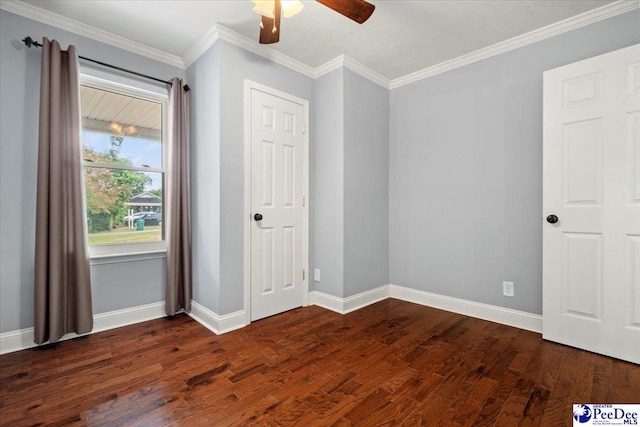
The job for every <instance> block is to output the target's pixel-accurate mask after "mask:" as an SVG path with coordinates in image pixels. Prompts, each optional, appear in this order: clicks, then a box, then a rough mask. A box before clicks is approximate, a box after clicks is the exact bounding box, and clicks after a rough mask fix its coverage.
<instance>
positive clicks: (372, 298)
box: [309, 285, 389, 314]
mask: <svg viewBox="0 0 640 427" xmlns="http://www.w3.org/2000/svg"><path fill="white" fill-rule="evenodd" d="M387 298H389V285H384V286H380V287H378V288H375V289H372V290H370V291H366V292H362V293H359V294H356V295H353V296H350V297H346V298H340V297H336V296H333V295H329V294H325V293H324V292H319V291H312V292H309V304H311V305H317V306H319V307H323V308H326V309H327V310H331V311H335V312H336V313H340V314H347V313H351V312H352V311H356V310H359V309H361V308H363V307H366V306H368V305H371V304H375V303H376V302H378V301H382V300H384V299H387Z"/></svg>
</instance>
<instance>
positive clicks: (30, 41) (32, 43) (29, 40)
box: [22, 36, 42, 47]
mask: <svg viewBox="0 0 640 427" xmlns="http://www.w3.org/2000/svg"><path fill="white" fill-rule="evenodd" d="M22 43H24V44H25V45H26V46H27V47H31V46H35V47H40V46H42V43H38V42H37V41H35V40H34V39H32V38H31V36H27V37H25V38H23V39H22Z"/></svg>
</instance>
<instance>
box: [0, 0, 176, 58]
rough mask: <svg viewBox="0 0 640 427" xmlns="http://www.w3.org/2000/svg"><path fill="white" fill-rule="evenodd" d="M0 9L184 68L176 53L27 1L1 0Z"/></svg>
mask: <svg viewBox="0 0 640 427" xmlns="http://www.w3.org/2000/svg"><path fill="white" fill-rule="evenodd" d="M0 9H3V10H6V11H7V12H11V13H15V14H16V15H20V16H24V17H25V18H29V19H33V20H34V21H38V22H42V23H43V24H47V25H52V26H54V27H57V28H60V29H63V30H65V31H69V32H70V33H74V34H78V35H81V36H84V37H87V38H90V39H93V40H96V41H99V42H102V43H106V44H108V45H111V46H114V47H117V48H120V49H124V50H126V51H129V52H132V53H135V54H137V55H141V56H146V57H147V58H150V59H153V60H155V61H159V62H164V63H165V64H169V65H171V66H173V67H177V68H181V69H185V67H184V61H183V60H182V58H181V57H179V56H177V55H173V54H170V53H167V52H164V51H162V50H160V49H156V48H154V47H150V46H147V45H144V44H142V43H138V42H135V41H133V40H131V39H128V38H126V37H122V36H119V35H117V34H113V33H110V32H108V31H104V30H100V29H98V28H95V27H92V26H90V25H87V24H84V23H82V22H80V21H76V20H75V19H71V18H67V17H66V16H62V15H59V14H57V13H54V12H50V11H48V10H45V9H42V8H39V7H36V6H33V5H31V4H29V3H24V2H22V1H17V0H2V1H1V2H0Z"/></svg>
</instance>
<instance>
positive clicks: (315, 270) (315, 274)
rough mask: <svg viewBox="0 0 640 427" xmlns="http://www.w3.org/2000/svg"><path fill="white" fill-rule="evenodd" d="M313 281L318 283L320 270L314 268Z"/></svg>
mask: <svg viewBox="0 0 640 427" xmlns="http://www.w3.org/2000/svg"><path fill="white" fill-rule="evenodd" d="M313 281H314V282H319V281H320V269H319V268H314V269H313Z"/></svg>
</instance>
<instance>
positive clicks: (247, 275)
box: [243, 80, 309, 325]
mask: <svg viewBox="0 0 640 427" xmlns="http://www.w3.org/2000/svg"><path fill="white" fill-rule="evenodd" d="M253 89H255V90H259V91H261V92H264V93H267V94H269V95H272V96H276V97H278V98H282V99H285V100H287V101H291V102H294V103H296V104H300V105H302V106H303V107H304V123H305V132H304V135H303V154H302V163H303V166H302V193H303V195H304V197H305V204H304V206H303V208H302V266H303V268H304V271H305V277H304V279H303V281H302V305H303V306H307V305H309V101H308V100H306V99H302V98H298V97H296V96H293V95H290V94H288V93H285V92H282V91H279V90H277V89H273V88H271V87H269V86H266V85H263V84H260V83H257V82H254V81H252V80H245V81H244V210H243V213H244V221H243V223H244V261H243V264H244V309H245V316H246V320H245V324H247V325H248V324H250V323H251V221H252V219H251V90H253Z"/></svg>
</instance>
